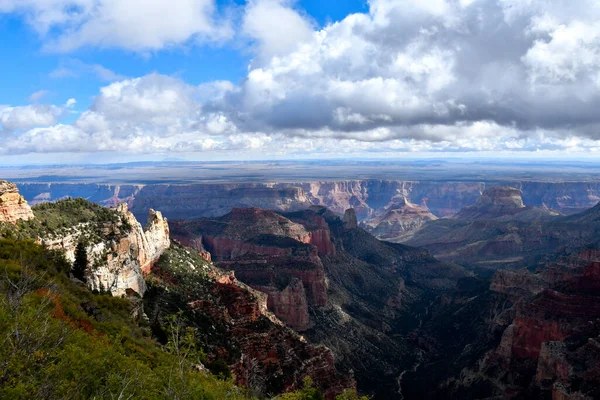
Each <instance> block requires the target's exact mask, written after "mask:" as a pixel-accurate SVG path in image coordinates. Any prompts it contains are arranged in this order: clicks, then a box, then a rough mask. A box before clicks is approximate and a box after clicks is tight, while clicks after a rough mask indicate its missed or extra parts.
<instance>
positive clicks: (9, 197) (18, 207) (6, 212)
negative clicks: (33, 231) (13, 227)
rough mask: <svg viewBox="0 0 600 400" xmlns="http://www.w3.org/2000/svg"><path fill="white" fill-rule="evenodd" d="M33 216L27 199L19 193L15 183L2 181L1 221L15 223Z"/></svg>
mask: <svg viewBox="0 0 600 400" xmlns="http://www.w3.org/2000/svg"><path fill="white" fill-rule="evenodd" d="M32 218H33V212H32V211H31V208H30V207H29V204H27V201H25V199H24V198H23V196H21V195H20V194H19V191H18V190H17V186H16V185H15V184H14V183H10V182H6V181H0V222H8V223H10V224H15V223H17V221H19V220H23V221H27V220H30V219H32Z"/></svg>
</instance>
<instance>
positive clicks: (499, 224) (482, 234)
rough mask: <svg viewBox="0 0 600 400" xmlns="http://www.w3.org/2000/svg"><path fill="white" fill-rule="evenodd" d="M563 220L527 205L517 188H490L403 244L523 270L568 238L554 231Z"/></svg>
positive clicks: (476, 265)
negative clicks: (465, 205)
mask: <svg viewBox="0 0 600 400" xmlns="http://www.w3.org/2000/svg"><path fill="white" fill-rule="evenodd" d="M563 220H564V217H561V216H560V214H559V213H558V212H556V211H554V210H550V209H548V208H545V207H531V206H526V205H525V203H524V202H523V199H522V197H521V192H520V191H519V190H518V189H515V188H510V187H491V188H488V189H486V190H485V191H484V192H483V194H482V195H481V197H480V198H479V199H478V200H477V201H476V202H475V204H474V205H470V206H467V207H465V208H463V209H462V210H461V211H459V212H458V213H457V214H456V215H455V216H453V217H450V218H444V219H439V220H436V221H429V222H427V223H426V224H424V225H423V226H422V227H421V228H420V229H418V230H416V231H415V232H412V234H411V236H410V237H408V238H407V240H405V241H404V243H406V244H409V245H412V246H422V247H425V248H427V249H429V250H430V251H431V252H432V253H433V254H434V255H436V256H437V257H440V258H442V259H445V260H451V261H456V262H460V263H461V264H463V265H469V266H471V267H473V268H484V269H485V268H489V269H497V268H499V267H501V266H525V265H526V264H527V263H528V262H532V261H533V260H534V259H535V258H536V257H539V256H540V255H543V254H546V253H547V252H549V251H553V249H554V248H555V247H556V245H557V244H558V242H560V241H565V239H566V238H567V237H572V236H573V235H566V236H565V239H561V238H560V235H559V234H558V232H557V231H555V230H554V228H553V227H556V228H557V229H559V230H561V229H563V228H559V225H560V224H561V221H563ZM576 229H578V230H579V227H576Z"/></svg>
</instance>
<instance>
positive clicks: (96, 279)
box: [40, 203, 170, 296]
mask: <svg viewBox="0 0 600 400" xmlns="http://www.w3.org/2000/svg"><path fill="white" fill-rule="evenodd" d="M115 211H116V212H117V213H118V214H119V215H121V217H122V219H121V221H119V222H116V223H105V224H103V225H102V226H101V227H100V228H99V230H96V229H95V228H94V227H91V226H90V225H89V224H87V223H82V224H79V225H78V226H75V227H73V228H72V229H69V230H68V231H65V232H60V233H56V234H54V235H52V236H49V237H43V238H40V241H41V243H42V244H44V245H45V246H46V247H48V248H50V249H55V250H60V251H62V252H63V253H64V254H65V256H66V257H67V259H68V260H69V261H71V262H75V253H76V250H77V246H78V245H79V244H80V243H84V244H85V252H86V255H87V262H88V267H87V271H86V281H87V284H88V286H90V288H91V289H93V290H100V291H109V292H111V293H112V294H113V295H114V296H121V295H124V294H126V292H127V291H128V290H132V291H134V292H136V293H138V294H139V295H140V296H142V295H143V294H144V292H145V290H146V283H145V281H144V277H143V274H142V271H143V270H147V269H149V268H150V266H151V265H152V263H153V262H155V261H156V260H158V258H159V257H160V256H161V254H162V253H163V252H164V250H165V249H167V248H168V247H169V246H170V239H169V227H168V225H167V221H166V219H164V218H163V217H162V215H161V214H160V212H155V211H154V210H151V212H150V215H149V217H148V224H147V225H146V227H145V228H144V229H142V226H141V224H140V223H139V222H138V221H137V220H136V219H135V217H134V216H133V214H132V213H131V212H130V211H129V210H128V208H127V204H125V203H122V204H120V205H119V206H117V208H116V209H115Z"/></svg>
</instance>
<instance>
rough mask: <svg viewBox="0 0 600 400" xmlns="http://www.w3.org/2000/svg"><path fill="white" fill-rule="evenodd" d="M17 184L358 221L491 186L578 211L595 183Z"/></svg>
mask: <svg viewBox="0 0 600 400" xmlns="http://www.w3.org/2000/svg"><path fill="white" fill-rule="evenodd" d="M17 186H18V188H19V190H20V192H21V194H22V195H23V196H24V197H25V199H26V200H27V201H28V202H29V203H30V204H37V203H40V202H44V201H54V200H57V199H61V198H65V197H69V196H70V197H83V198H86V199H88V200H90V201H93V202H96V203H99V204H102V205H106V206H116V205H117V204H118V203H121V202H126V203H127V204H128V205H129V207H130V209H131V210H132V212H133V213H134V214H135V215H136V216H138V217H145V216H146V215H147V213H148V210H149V209H150V208H153V209H160V210H161V211H162V212H163V214H164V215H165V216H166V217H167V218H170V219H195V218H203V217H216V216H221V215H224V214H226V213H228V212H229V211H231V209H233V208H236V207H238V208H248V207H259V208H264V209H271V210H276V211H294V210H301V209H304V208H308V207H309V206H311V205H321V206H325V207H327V208H328V209H330V210H331V211H333V212H335V213H338V214H343V212H344V211H345V210H346V209H348V208H354V210H355V211H356V215H357V217H358V219H359V221H365V220H369V219H372V218H375V217H378V216H380V215H383V214H384V213H385V212H386V211H387V209H389V208H390V207H392V206H395V205H398V204H401V203H402V202H403V201H409V202H410V203H412V204H414V205H416V206H419V207H421V208H423V209H425V210H428V211H429V212H431V213H432V214H433V215H435V216H436V217H438V218H441V217H447V216H451V215H454V214H456V213H457V212H458V211H460V210H461V209H462V208H464V207H466V206H470V205H472V204H474V203H475V202H476V201H477V199H478V198H479V197H480V195H481V194H482V193H483V191H484V190H485V189H486V188H488V187H494V186H503V187H513V188H516V189H519V190H520V191H521V193H522V197H523V201H524V203H525V204H527V205H529V206H535V207H546V208H549V209H553V210H556V211H559V212H561V213H563V214H574V213H577V212H580V211H584V210H585V209H587V208H589V207H593V206H594V205H596V204H597V203H598V201H600V181H591V182H590V181H584V180H582V181H556V180H538V181H536V180H518V179H506V180H481V181H460V180H452V181H444V180H440V179H436V180H430V181H427V180H415V181H411V180H378V179H365V180H339V181H335V180H332V181H309V182H302V181H298V182H294V181H293V180H289V181H288V180H284V181H279V182H276V183H241V182H232V183H219V184H214V183H197V184H145V185H142V184H85V183H31V182H18V181H17Z"/></svg>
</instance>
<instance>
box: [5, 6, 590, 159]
mask: <svg viewBox="0 0 600 400" xmlns="http://www.w3.org/2000/svg"><path fill="white" fill-rule="evenodd" d="M0 55H1V58H0V60H1V61H0V77H1V78H0V79H1V82H2V85H1V90H0V164H36V163H82V162H102V163H104V162H122V161H140V160H162V159H166V158H169V159H172V158H178V159H185V160H242V159H250V160H251V159H306V158H323V159H326V158H358V157H360V158H407V157H427V156H435V157H439V156H453V157H508V158H510V157H565V158H575V159H579V158H596V157H598V156H599V155H600V1H598V0H578V1H572V0H347V1H329V0H298V1H294V0H249V1H244V0H235V1H234V0H218V1H215V0H168V1H166V0H0Z"/></svg>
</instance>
